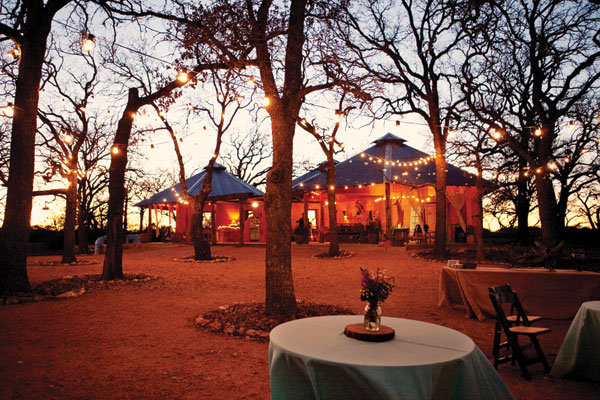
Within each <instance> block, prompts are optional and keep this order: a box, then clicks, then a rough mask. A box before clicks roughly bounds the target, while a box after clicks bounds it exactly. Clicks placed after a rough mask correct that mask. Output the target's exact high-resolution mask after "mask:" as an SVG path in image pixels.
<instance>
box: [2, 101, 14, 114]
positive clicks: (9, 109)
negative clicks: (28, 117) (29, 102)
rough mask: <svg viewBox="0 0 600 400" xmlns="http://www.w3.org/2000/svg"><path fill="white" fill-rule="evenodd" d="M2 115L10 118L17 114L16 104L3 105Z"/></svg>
mask: <svg viewBox="0 0 600 400" xmlns="http://www.w3.org/2000/svg"><path fill="white" fill-rule="evenodd" d="M2 115H4V116H5V117H8V118H12V117H14V116H15V106H14V105H13V104H12V103H8V104H7V105H6V106H4V107H2Z"/></svg>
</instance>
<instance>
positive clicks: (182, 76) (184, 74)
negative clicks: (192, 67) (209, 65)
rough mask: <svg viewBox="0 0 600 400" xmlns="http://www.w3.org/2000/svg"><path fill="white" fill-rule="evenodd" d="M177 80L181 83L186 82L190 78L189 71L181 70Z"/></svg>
mask: <svg viewBox="0 0 600 400" xmlns="http://www.w3.org/2000/svg"><path fill="white" fill-rule="evenodd" d="M177 80H178V81H179V82H181V83H186V82H187V81H188V80H190V77H189V76H188V73H187V72H185V71H181V72H179V73H178V74H177Z"/></svg>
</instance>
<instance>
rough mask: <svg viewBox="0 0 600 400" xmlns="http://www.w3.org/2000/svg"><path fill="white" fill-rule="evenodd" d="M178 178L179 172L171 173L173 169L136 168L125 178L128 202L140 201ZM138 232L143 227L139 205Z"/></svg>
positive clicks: (142, 213)
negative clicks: (142, 169)
mask: <svg viewBox="0 0 600 400" xmlns="http://www.w3.org/2000/svg"><path fill="white" fill-rule="evenodd" d="M178 180H179V173H177V174H173V171H169V170H165V169H159V170H158V171H154V172H149V171H143V172H142V171H140V170H136V171H133V173H132V174H131V176H130V179H128V180H127V194H128V195H129V196H130V202H131V203H135V202H140V201H142V200H145V199H147V198H149V197H150V196H152V195H153V194H155V193H158V192H160V191H161V190H163V189H164V188H165V187H168V186H171V185H173V184H174V183H176V182H177V181H178ZM139 211H140V232H141V231H142V229H143V218H144V208H142V207H140V210H139Z"/></svg>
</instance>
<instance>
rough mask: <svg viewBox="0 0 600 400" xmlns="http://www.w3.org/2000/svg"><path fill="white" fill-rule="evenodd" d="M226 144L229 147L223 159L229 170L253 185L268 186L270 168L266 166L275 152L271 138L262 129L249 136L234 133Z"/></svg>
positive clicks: (257, 129)
mask: <svg viewBox="0 0 600 400" xmlns="http://www.w3.org/2000/svg"><path fill="white" fill-rule="evenodd" d="M226 144H227V145H228V147H227V148H226V150H225V151H224V152H223V155H222V156H221V159H222V160H223V164H224V165H225V166H226V167H227V170H228V171H229V172H231V174H233V175H235V176H237V177H238V178H240V179H241V180H243V181H245V182H247V183H249V184H251V185H254V186H264V185H266V183H267V173H268V172H269V168H270V167H269V166H268V165H265V164H266V162H267V161H268V160H270V158H271V155H272V154H273V150H272V148H271V145H270V142H269V138H268V137H267V136H266V135H265V134H263V133H262V131H261V130H260V127H259V128H256V129H255V130H254V131H253V132H251V133H250V134H248V135H244V134H241V133H239V132H237V133H233V134H231V135H229V140H227V141H226Z"/></svg>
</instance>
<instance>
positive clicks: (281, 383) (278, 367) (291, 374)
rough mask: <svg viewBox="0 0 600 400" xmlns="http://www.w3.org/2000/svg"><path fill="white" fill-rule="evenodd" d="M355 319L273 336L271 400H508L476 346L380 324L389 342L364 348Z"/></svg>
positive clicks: (417, 326)
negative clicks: (354, 335) (354, 332)
mask: <svg viewBox="0 0 600 400" xmlns="http://www.w3.org/2000/svg"><path fill="white" fill-rule="evenodd" d="M362 319H363V317H362V316H360V315H336V316H326V317H314V318H304V319H299V320H295V321H290V322H286V323H284V324H281V325H279V326H277V327H275V328H274V329H273V330H272V331H271V334H270V344H269V368H270V377H271V399H272V400H275V399H378V400H382V399H513V396H512V394H511V393H510V391H509V390H508V388H507V387H506V385H505V384H504V382H503V381H502V378H500V376H499V375H498V373H497V372H496V370H495V369H494V368H493V367H492V365H491V364H490V362H489V361H488V360H487V358H486V357H485V356H484V355H483V353H482V352H481V351H480V350H479V349H478V348H477V346H475V344H474V343H473V341H472V340H471V339H470V338H469V337H467V336H465V335H463V334H462V333H460V332H457V331H455V330H452V329H449V328H446V327H443V326H439V325H434V324H429V323H426V322H420V321H413V320H408V319H401V318H391V317H383V318H382V324H384V325H387V326H390V327H391V328H393V329H394V330H395V331H396V336H395V338H394V339H392V340H390V341H387V342H381V343H373V342H363V341H359V340H356V339H351V338H348V337H346V336H345V335H344V328H345V326H346V325H348V324H353V323H359V322H361V321H362Z"/></svg>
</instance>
